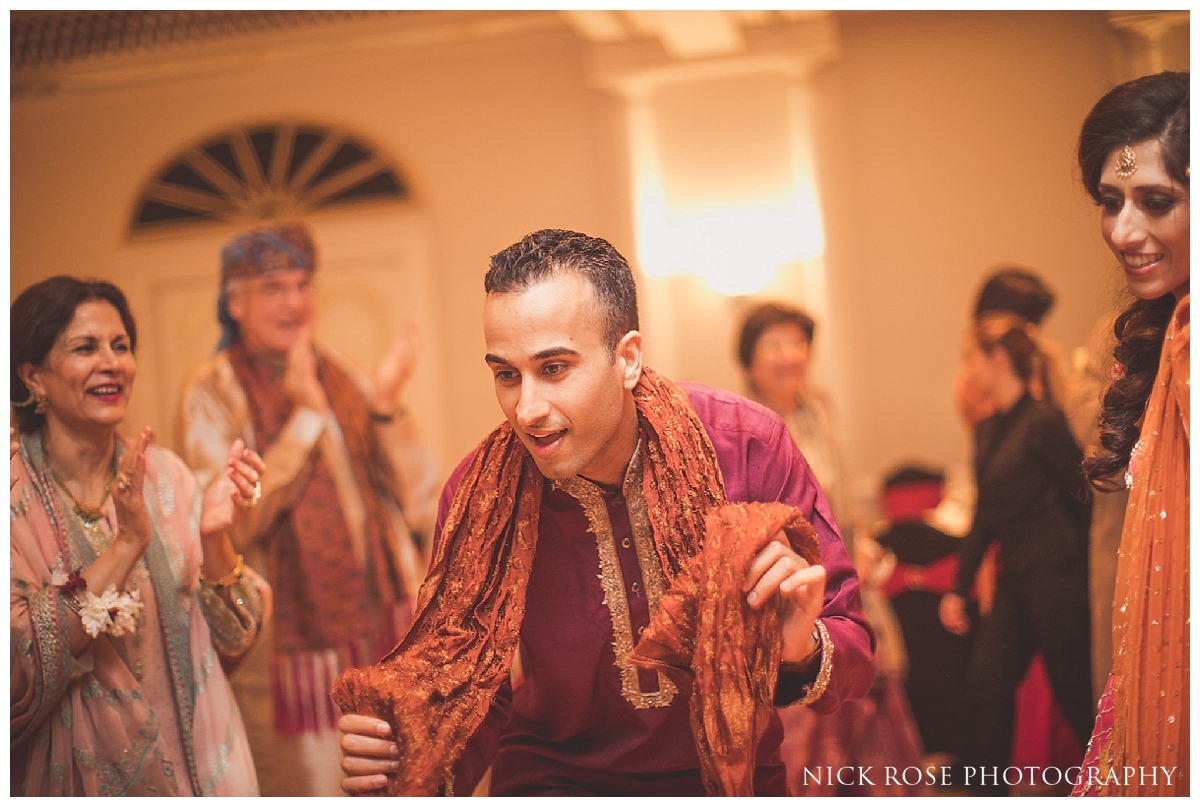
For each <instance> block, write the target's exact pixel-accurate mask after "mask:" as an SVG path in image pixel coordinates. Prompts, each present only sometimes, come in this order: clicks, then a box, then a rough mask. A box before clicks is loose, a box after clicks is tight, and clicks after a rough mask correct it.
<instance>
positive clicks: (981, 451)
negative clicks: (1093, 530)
mask: <svg viewBox="0 0 1200 807" xmlns="http://www.w3.org/2000/svg"><path fill="white" fill-rule="evenodd" d="M963 356H964V359H963V360H964V366H965V371H966V374H967V377H968V379H969V382H970V385H971V386H972V387H973V388H974V389H976V390H978V391H980V392H981V393H982V394H983V395H984V396H985V397H986V398H987V399H989V400H990V401H991V402H992V404H993V406H994V411H995V414H993V415H991V416H990V417H989V418H987V419H985V420H984V421H983V422H981V423H980V424H979V426H978V427H977V428H976V430H975V459H974V466H975V480H976V489H977V491H978V498H977V502H976V508H975V516H974V519H973V522H972V525H971V531H970V532H969V533H968V534H967V536H966V537H965V538H964V539H963V544H962V549H961V552H960V560H959V568H958V572H957V576H956V578H955V582H954V587H953V590H952V591H950V592H948V593H946V594H945V595H944V596H943V597H942V601H941V604H940V607H939V615H940V617H941V620H942V624H943V625H945V626H946V629H947V630H950V631H952V632H954V633H958V634H965V633H966V632H967V630H968V629H969V627H970V624H969V621H968V617H967V613H966V610H967V591H968V589H969V588H970V586H971V584H972V582H973V580H974V579H975V574H976V572H977V570H978V568H979V565H980V563H981V562H982V560H983V558H984V555H985V554H986V552H987V550H988V547H989V546H990V545H991V544H993V543H995V544H996V545H997V546H998V547H999V557H998V564H999V574H998V576H997V581H996V588H995V595H994V599H993V603H992V609H991V611H990V612H989V613H988V614H987V616H986V617H984V619H983V621H982V624H981V625H980V627H979V633H978V635H977V637H976V640H975V644H974V646H973V648H972V652H971V661H970V664H969V672H968V692H969V699H970V704H971V713H970V719H971V720H973V721H974V724H973V726H972V730H971V731H970V732H969V734H968V742H967V746H966V748H965V753H964V762H965V763H966V764H967V765H971V766H975V767H976V768H980V767H982V768H986V769H988V770H991V769H992V768H994V767H997V766H998V768H999V769H1001V770H1002V769H1004V768H1005V767H1007V766H1008V764H1009V761H1010V757H1011V753H1012V745H1013V743H1012V740H1013V717H1014V700H1015V698H1014V696H1015V693H1016V691H1017V687H1018V685H1019V683H1020V681H1021V679H1022V678H1023V677H1024V676H1025V674H1026V672H1027V670H1028V668H1029V666H1030V662H1031V661H1032V659H1033V657H1034V654H1035V653H1040V654H1041V656H1042V659H1043V661H1044V663H1045V666H1046V671H1047V674H1048V676H1049V678H1050V683H1051V687H1052V688H1053V690H1054V694H1055V696H1056V697H1057V699H1058V703H1059V704H1060V706H1061V707H1062V709H1063V713H1064V715H1065V717H1066V719H1067V722H1068V723H1069V724H1070V726H1071V728H1072V730H1073V731H1074V732H1075V735H1076V736H1077V737H1078V738H1080V744H1081V746H1082V743H1083V742H1084V740H1085V739H1086V737H1087V732H1088V727H1089V726H1090V725H1091V719H1092V709H1091V698H1090V691H1091V664H1090V636H1089V620H1088V588H1087V587H1088V581H1087V528H1088V522H1089V519H1090V501H1089V500H1088V497H1087V487H1086V485H1085V483H1084V480H1083V473H1082V469H1081V462H1082V459H1083V457H1082V453H1081V452H1080V450H1079V447H1078V446H1077V445H1076V443H1075V440H1074V438H1073V436H1072V435H1071V432H1070V429H1069V428H1068V426H1067V423H1066V418H1065V416H1064V415H1063V413H1062V410H1061V409H1059V408H1058V404H1057V401H1056V399H1055V398H1054V397H1053V392H1052V390H1054V389H1058V388H1061V387H1062V384H1060V383H1055V382H1053V381H1052V380H1051V378H1050V376H1051V375H1052V373H1053V368H1054V364H1053V363H1052V362H1051V361H1049V359H1048V357H1047V355H1046V353H1045V352H1044V351H1043V349H1042V348H1041V345H1040V341H1039V338H1038V334H1037V331H1036V329H1035V328H1034V327H1033V326H1032V325H1031V324H1030V323H1029V322H1028V321H1026V320H1025V319H1023V318H1022V317H1019V316H1017V315H1016V314H1012V313H1009V312H990V313H985V314H983V315H981V316H979V317H977V318H976V319H975V321H974V323H973V324H972V326H971V327H970V329H969V331H968V333H967V336H966V339H965V340H964V354H963ZM976 784H979V786H980V790H981V792H991V793H996V794H1002V793H1003V792H1004V787H1005V785H1004V783H1003V781H994V782H988V783H982V782H977V783H976Z"/></svg>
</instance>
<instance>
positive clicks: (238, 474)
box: [200, 438, 267, 537]
mask: <svg viewBox="0 0 1200 807" xmlns="http://www.w3.org/2000/svg"><path fill="white" fill-rule="evenodd" d="M266 470H267V466H266V464H265V463H264V462H263V460H262V457H260V456H258V454H256V453H255V452H253V451H251V450H250V449H248V448H246V445H245V443H243V442H242V441H241V439H240V438H239V439H237V440H234V441H233V445H231V446H230V447H229V455H228V456H227V457H226V458H225V467H224V472H223V473H220V474H217V476H216V478H215V479H213V481H212V482H211V483H210V484H209V486H208V489H207V490H205V491H204V500H203V501H202V502H201V504H200V535H201V537H212V536H217V535H220V534H221V533H224V532H225V531H226V530H227V529H229V528H230V527H232V526H233V525H234V524H236V523H237V522H238V520H239V519H240V518H241V516H242V513H243V512H244V511H245V510H247V509H249V508H251V507H253V506H254V505H256V504H258V499H259V497H260V496H261V495H262V475H263V474H264V473H266Z"/></svg>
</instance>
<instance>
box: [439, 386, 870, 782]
mask: <svg viewBox="0 0 1200 807" xmlns="http://www.w3.org/2000/svg"><path fill="white" fill-rule="evenodd" d="M682 386H683V387H684V389H685V390H686V391H687V393H688V397H689V399H690V400H691V403H692V406H693V407H694V408H695V410H696V414H697V415H698V416H699V418H700V421H701V422H702V423H703V424H704V427H705V430H706V431H707V432H708V436H709V438H710V439H711V440H712V443H713V448H714V449H715V451H716V454H717V460H718V463H719V464H720V467H721V473H722V475H723V477H724V482H725V494H726V497H727V498H728V500H729V501H730V502H750V501H761V502H772V501H780V502H784V503H786V504H790V505H793V506H795V507H798V508H799V509H800V510H801V511H802V512H803V513H804V514H805V516H806V517H807V518H808V520H809V521H810V522H811V523H812V525H813V527H814V528H815V529H816V532H817V536H818V538H819V539H820V543H821V554H822V562H823V564H824V566H825V570H826V589H825V606H824V608H823V609H822V612H821V618H822V621H823V622H824V624H825V627H826V629H827V630H828V631H829V634H830V638H831V639H832V641H833V644H834V647H835V653H834V659H833V670H832V677H831V679H830V683H829V686H828V688H827V689H826V691H825V694H824V695H823V696H822V697H821V698H819V699H818V700H817V701H816V702H814V703H813V704H812V705H811V708H813V709H816V710H817V711H819V712H830V711H833V710H834V709H836V708H837V707H838V706H839V705H840V704H841V703H842V702H843V701H844V700H847V699H850V698H854V697H861V696H862V695H863V694H865V693H866V692H867V690H868V689H869V687H870V684H871V681H872V679H873V675H874V667H873V662H872V656H871V639H870V632H869V629H868V628H867V623H866V620H865V618H864V617H863V615H862V609H861V604H860V602H859V595H858V583H857V579H856V578H855V575H854V568H853V566H852V564H851V563H850V559H849V557H847V555H846V551H845V547H844V545H843V543H842V540H841V538H840V537H839V535H838V532H837V527H836V525H835V524H834V521H833V517H832V515H831V513H830V509H829V503H828V502H827V501H826V499H825V496H824V494H823V493H822V492H821V489H820V487H819V486H818V484H817V481H816V478H815V477H814V476H813V474H812V472H811V471H810V470H809V468H808V465H807V464H806V463H805V461H804V458H803V457H802V456H801V455H800V453H799V451H798V450H797V449H796V447H795V444H794V443H793V441H792V439H791V437H790V436H789V434H788V432H787V429H786V428H785V427H784V425H783V422H782V421H781V420H780V419H779V417H778V416H777V415H775V414H774V413H773V412H771V411H770V410H768V409H766V408H764V407H761V406H759V405H757V404H754V403H752V402H750V401H747V400H745V399H744V398H740V397H738V396H735V395H732V394H730V393H727V392H723V391H720V390H715V389H712V388H709V387H703V386H700V385H696V384H685V385H682ZM470 459H471V457H468V458H467V459H465V460H464V461H463V462H462V463H461V464H460V465H459V467H458V468H457V469H455V471H454V473H453V474H452V475H451V477H450V480H449V482H448V483H447V485H446V487H445V490H444V491H443V493H442V499H441V505H440V507H439V512H438V535H439V537H440V532H441V524H442V521H443V519H444V518H445V515H446V512H447V509H448V508H449V505H450V502H451V500H452V499H453V497H454V491H455V490H456V489H457V487H458V483H459V480H460V479H461V478H462V476H463V474H464V473H465V471H466V469H467V465H468V464H469V461H470ZM579 482H580V480H571V482H569V483H568V484H566V485H557V484H548V485H546V488H545V493H544V494H543V497H542V509H541V516H540V522H539V529H540V532H539V536H538V543H537V554H536V556H535V559H534V564H533V569H532V572H531V574H530V578H529V586H528V589H527V601H526V612H525V618H524V621H523V622H522V625H521V644H520V652H519V656H520V657H519V670H518V669H514V671H513V676H512V678H513V680H514V681H515V682H516V686H515V688H514V687H512V686H510V685H507V684H506V685H505V686H503V687H502V688H501V690H500V691H499V692H498V693H497V696H496V699H495V702H494V704H493V707H492V710H491V712H490V713H489V715H488V717H487V719H486V721H485V722H484V723H483V725H481V726H480V728H479V730H478V731H477V732H476V733H475V736H474V737H473V738H472V740H471V742H470V743H469V744H468V746H467V748H466V750H465V751H464V753H463V755H462V757H461V758H460V760H459V763H458V765H457V766H456V769H455V772H456V782H455V792H456V793H461V794H466V793H470V792H471V791H472V790H473V789H474V787H475V785H476V783H477V782H478V781H479V779H480V778H481V777H482V776H483V773H484V772H485V771H486V769H487V767H488V765H489V764H491V765H492V766H493V770H492V780H491V788H490V793H491V794H492V795H522V794H533V793H538V794H571V793H578V794H582V793H592V794H597V795H625V794H629V795H633V794H639V795H703V794H704V787H703V784H702V782H701V779H700V761H699V759H698V757H697V755H696V748H695V743H694V740H693V738H692V731H691V727H690V724H689V719H688V697H689V696H690V694H691V693H690V692H689V691H687V690H686V689H685V690H681V691H680V692H678V693H677V694H675V696H674V697H673V698H671V699H670V700H669V705H662V706H659V705H652V704H653V703H654V702H655V700H656V698H657V700H659V701H661V700H663V696H662V695H660V694H659V691H660V685H661V682H660V681H659V680H658V676H657V674H656V673H654V672H650V671H645V670H633V671H624V672H623V670H622V669H621V668H620V667H618V665H617V658H618V656H620V657H621V658H623V657H624V652H627V650H626V648H631V647H632V645H633V644H635V643H636V640H637V636H638V634H639V632H640V630H641V629H642V628H644V627H646V626H647V625H648V624H649V623H650V615H651V593H652V591H653V587H654V585H655V581H654V580H653V579H651V580H646V579H644V577H643V569H644V568H646V567H647V566H648V565H649V564H647V563H646V562H645V561H644V560H643V561H642V562H639V554H638V548H639V541H638V540H637V535H636V532H637V530H636V528H635V523H636V521H637V508H636V507H634V508H633V513H634V515H633V518H632V520H631V508H630V506H629V503H628V501H627V500H626V496H627V495H628V494H629V491H630V487H629V486H628V485H627V486H625V490H623V491H622V490H609V489H604V488H597V487H595V486H590V485H588V483H583V484H582V486H583V487H584V488H586V489H585V490H584V491H583V492H584V493H587V492H588V490H590V491H591V495H584V496H582V498H583V501H581V500H580V498H577V496H579V495H580V484H579ZM566 488H570V491H568V490H567V489H566ZM589 507H590V508H591V512H589V511H588V508H589ZM598 536H599V537H598ZM601 549H603V551H601ZM653 563H654V564H655V565H656V564H657V560H654V561H653ZM618 569H619V571H618ZM648 589H649V590H648ZM606 595H607V599H606ZM606 601H607V603H608V604H606ZM610 606H612V607H610ZM626 614H627V617H626V616H625V615H626ZM614 622H616V623H617V624H618V625H620V626H621V627H620V628H618V629H617V631H616V632H614V627H613V626H614ZM626 625H627V626H626ZM626 632H627V634H628V635H627V636H623V635H622V633H626ZM614 646H619V649H621V650H622V651H623V652H621V653H619V654H618V653H617V652H614ZM623 674H624V679H623ZM787 678H788V676H786V675H785V676H781V678H780V688H781V690H782V689H783V688H785V687H787V686H788V684H789V683H790V684H792V687H791V688H796V687H795V684H796V682H794V681H792V682H788V680H787ZM631 687H632V689H633V691H632V692H631V691H630V690H631ZM782 737H783V731H782V727H781V725H780V723H779V720H778V718H777V717H775V718H773V719H772V721H771V725H770V726H769V727H768V729H767V732H766V734H765V735H764V737H763V739H762V742H761V743H760V745H759V757H758V758H759V771H758V774H757V776H756V782H755V792H756V793H758V794H760V795H784V771H783V763H782V762H781V760H780V757H779V745H780V742H781V741H782Z"/></svg>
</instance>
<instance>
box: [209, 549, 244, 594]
mask: <svg viewBox="0 0 1200 807" xmlns="http://www.w3.org/2000/svg"><path fill="white" fill-rule="evenodd" d="M245 573H246V564H245V563H244V562H243V561H242V556H241V555H238V556H237V562H236V563H234V564H233V569H232V570H231V571H230V572H229V573H228V574H227V575H225V576H224V577H222V578H221V579H220V580H209V579H208V578H207V577H205V576H204V572H200V585H202V586H208V587H209V588H212V589H217V590H220V589H223V588H229V587H230V586H232V585H233V584H234V583H236V582H237V581H239V580H241V579H242V575H244V574H245Z"/></svg>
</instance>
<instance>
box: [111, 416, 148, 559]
mask: <svg viewBox="0 0 1200 807" xmlns="http://www.w3.org/2000/svg"><path fill="white" fill-rule="evenodd" d="M153 440H154V431H153V430H151V428H150V427H149V426H144V427H143V428H142V431H141V433H140V434H139V435H138V436H137V439H136V440H134V441H133V445H132V446H130V447H129V450H128V451H126V452H125V455H124V456H123V457H121V459H120V461H119V462H118V463H117V472H116V474H115V475H114V476H113V480H112V482H111V483H110V487H109V492H110V493H111V494H112V500H113V507H115V508H116V511H117V536H116V543H119V544H124V545H126V546H128V547H129V548H131V549H133V550H134V551H135V552H136V554H138V555H141V553H142V552H144V551H145V550H146V547H147V546H149V545H150V518H149V516H147V515H146V500H145V498H144V497H143V496H142V484H143V483H144V482H145V479H146V449H147V448H149V447H150V443H151V442H153Z"/></svg>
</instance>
